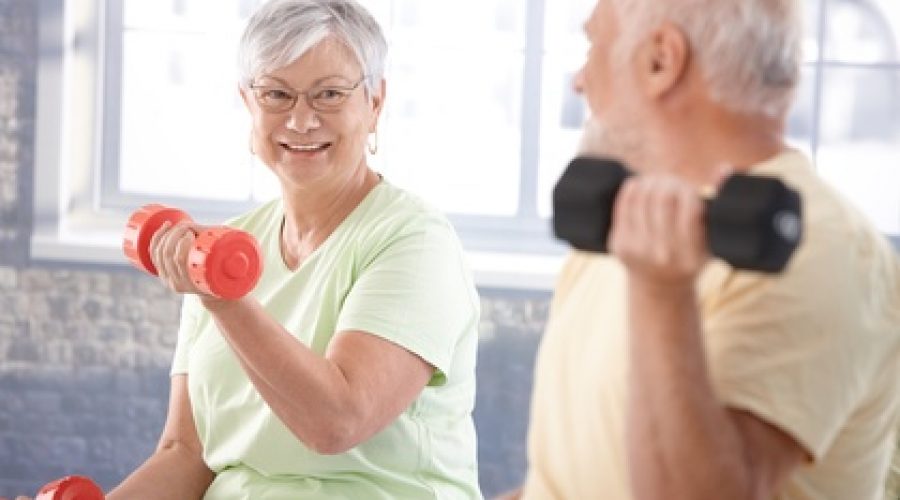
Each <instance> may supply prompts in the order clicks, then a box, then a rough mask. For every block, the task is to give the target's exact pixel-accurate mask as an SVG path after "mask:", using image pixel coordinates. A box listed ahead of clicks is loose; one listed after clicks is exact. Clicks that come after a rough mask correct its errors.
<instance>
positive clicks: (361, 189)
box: [281, 165, 381, 269]
mask: <svg viewBox="0 0 900 500" xmlns="http://www.w3.org/2000/svg"><path fill="white" fill-rule="evenodd" d="M380 181H381V178H380V177H379V175H378V174H376V173H375V172H373V171H372V170H371V169H369V167H368V166H366V165H361V167H360V169H359V170H358V173H355V174H354V175H353V176H352V177H350V178H348V179H346V180H343V181H342V182H338V183H335V184H332V185H328V186H319V187H317V188H315V189H303V190H296V191H287V190H284V191H283V194H282V196H283V199H284V221H283V223H282V228H281V255H282V259H283V260H284V262H285V264H286V265H287V267H288V268H289V269H296V268H297V267H299V266H300V264H301V263H302V262H303V260H304V259H305V258H306V257H308V256H309V255H310V254H311V253H312V252H313V251H315V249H316V248H318V247H319V246H320V245H321V244H322V243H324V242H325V240H326V239H328V237H329V236H330V235H331V233H333V232H334V230H335V229H337V227H338V226H339V225H340V224H341V222H343V221H344V219H346V218H347V216H349V215H350V213H351V212H353V210H354V209H355V208H356V207H357V206H358V205H359V204H360V203H361V202H362V201H363V199H365V197H366V195H368V194H369V192H371V191H372V189H373V188H374V187H375V186H377V185H378V183H379V182H380Z"/></svg>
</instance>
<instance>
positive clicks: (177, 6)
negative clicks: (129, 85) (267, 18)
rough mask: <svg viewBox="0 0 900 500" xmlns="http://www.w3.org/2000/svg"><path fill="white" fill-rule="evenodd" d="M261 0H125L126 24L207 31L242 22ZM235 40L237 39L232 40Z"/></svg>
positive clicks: (126, 25)
mask: <svg viewBox="0 0 900 500" xmlns="http://www.w3.org/2000/svg"><path fill="white" fill-rule="evenodd" d="M261 3H263V2H262V1H261V0H127V1H123V2H122V4H123V7H124V9H125V11H124V14H125V19H124V20H125V27H126V28H129V29H152V30H160V29H165V30H179V31H201V30H203V31H206V30H208V29H210V28H211V27H219V28H218V29H221V27H222V26H224V25H230V24H241V23H242V22H243V20H244V19H245V18H247V17H249V15H250V13H251V12H252V11H253V10H254V9H255V8H256V6H257V5H259V4H261ZM234 43H235V44H236V43H237V40H235V41H234Z"/></svg>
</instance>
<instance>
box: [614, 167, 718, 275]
mask: <svg viewBox="0 0 900 500" xmlns="http://www.w3.org/2000/svg"><path fill="white" fill-rule="evenodd" d="M609 249H610V252H611V253H613V254H615V255H616V256H617V257H619V259H620V260H622V262H623V263H624V264H625V265H626V267H628V268H629V269H632V270H638V271H641V273H642V274H649V275H654V276H656V277H660V278H671V277H689V276H691V275H693V274H696V273H698V272H699V269H700V268H701V267H702V265H703V263H705V261H706V259H707V254H706V242H705V232H704V226H703V202H702V201H701V198H700V197H699V196H698V194H697V192H696V190H695V188H694V187H693V186H691V185H689V184H687V183H685V182H684V181H682V180H679V179H677V178H675V177H672V176H665V175H642V176H636V177H631V178H629V179H627V180H626V181H625V183H624V184H623V185H622V188H621V189H620V190H619V194H618V196H617V199H616V203H615V206H614V209H613V227H612V229H611V233H610V238H609Z"/></svg>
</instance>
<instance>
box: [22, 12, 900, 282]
mask: <svg viewBox="0 0 900 500" xmlns="http://www.w3.org/2000/svg"><path fill="white" fill-rule="evenodd" d="M40 1H41V37H42V38H41V61H40V75H39V90H38V95H39V100H38V141H39V142H38V147H37V151H38V158H37V167H38V169H39V170H38V177H37V179H38V181H37V188H36V191H37V192H36V196H35V199H36V230H35V235H34V240H33V245H32V248H33V252H32V254H33V255H34V256H35V257H36V258H51V259H60V258H61V259H66V260H71V259H72V258H73V257H72V256H73V255H74V252H73V249H75V248H77V249H79V252H78V254H79V255H81V256H83V257H80V258H83V259H86V260H95V261H104V262H111V261H122V258H121V255H120V254H121V252H120V250H119V238H120V237H121V228H122V225H123V224H124V220H125V218H126V217H127V215H128V213H130V212H131V210H133V209H134V208H135V207H137V206H139V205H141V204H144V203H148V202H164V203H171V204H174V205H177V206H180V207H182V208H184V209H185V210H187V211H188V212H190V213H191V214H192V215H193V216H194V217H195V218H196V219H198V220H200V221H208V222H212V221H216V220H221V219H223V218H225V217H228V216H230V215H234V214H236V213H239V212H241V211H243V210H246V209H248V208H249V207H251V206H254V205H256V204H258V203H259V202H260V201H262V200H266V199H269V198H271V197H272V196H274V195H275V194H276V193H277V186H276V185H275V182H274V179H273V178H272V176H271V175H270V174H269V173H268V172H267V169H266V168H265V167H264V166H262V165H259V164H258V163H257V162H255V161H254V159H253V157H252V156H251V155H250V154H249V147H248V146H249V144H248V142H249V129H250V126H249V120H248V117H247V116H246V111H245V110H244V109H243V103H242V102H241V100H240V98H239V95H238V93H237V83H236V82H237V75H236V71H235V62H234V60H235V57H234V52H235V48H236V45H237V41H238V38H239V36H240V32H241V30H242V29H243V25H244V23H245V21H246V19H247V17H248V16H249V14H250V13H251V12H252V11H253V10H254V9H255V8H256V7H257V6H258V4H259V3H261V0H127V1H126V0H83V1H78V2H74V1H64V0H40ZM362 3H363V4H364V5H366V6H367V7H368V8H369V9H370V10H371V11H372V12H373V14H375V16H376V17H377V18H378V19H379V21H380V22H381V24H382V26H383V27H384V28H385V31H386V35H387V37H388V40H389V44H390V52H389V61H388V63H389V65H388V75H387V76H388V100H387V108H386V110H385V115H384V116H383V121H382V127H381V129H380V133H379V136H380V137H379V142H380V150H379V153H378V154H377V155H376V156H374V157H373V158H372V162H373V164H374V166H375V168H377V169H378V170H379V171H381V172H383V173H384V174H385V175H386V176H387V177H388V178H390V179H391V180H392V182H394V183H396V184H398V185H401V186H403V187H406V188H409V189H411V190H412V191H414V192H417V193H419V194H420V195H422V196H423V197H425V198H426V199H428V200H429V201H430V202H432V203H434V204H436V205H437V206H438V207H439V208H441V209H442V210H444V211H445V212H447V213H448V214H449V215H450V218H451V220H452V221H453V222H454V224H455V225H456V227H457V229H458V231H459V232H460V234H461V236H462V238H463V241H464V244H465V246H466V247H467V249H468V250H470V251H472V252H473V253H474V254H476V257H475V266H476V267H480V268H482V269H483V270H484V273H482V275H483V276H494V278H485V280H482V281H481V283H482V284H499V285H507V284H509V283H506V282H504V280H505V279H506V278H503V276H507V277H508V276H510V275H521V274H522V273H521V272H518V271H521V269H528V268H534V267H536V268H540V269H544V270H545V271H541V272H539V273H537V275H540V276H539V277H536V278H534V279H533V280H530V281H529V280H527V279H526V280H525V281H524V283H526V285H524V286H531V285H535V284H537V285H539V286H549V284H550V283H551V280H550V278H549V276H551V275H552V273H553V271H554V268H553V266H555V265H556V263H558V261H559V256H560V255H561V254H562V252H563V250H564V249H563V246H562V245H560V244H558V243H556V242H554V241H553V239H552V237H551V236H550V231H549V223H548V217H549V216H550V193H551V190H552V187H553V185H554V183H555V181H556V179H557V178H558V176H559V174H560V172H561V170H562V168H563V167H564V166H565V165H566V163H567V161H568V160H569V158H570V157H571V156H572V154H573V152H574V151H575V145H576V143H577V141H578V137H579V128H580V124H581V123H582V121H583V119H584V117H585V114H586V110H585V106H584V104H583V103H582V101H581V100H580V98H579V97H578V96H576V95H575V94H574V92H573V91H572V89H571V80H572V76H573V75H574V73H575V71H576V70H577V69H578V67H579V66H580V64H581V63H582V61H583V58H584V54H585V52H586V49H587V43H586V41H585V40H584V37H583V35H582V32H581V26H582V23H583V21H584V19H586V17H587V15H588V14H589V11H590V8H591V7H592V5H593V3H594V1H593V0H554V1H549V0H457V1H454V2H432V1H426V0H362ZM805 5H806V7H807V9H806V19H807V37H806V40H805V50H806V62H805V65H804V73H803V74H804V80H803V84H802V87H801V89H800V92H799V95H798V99H797V102H796V105H795V107H794V109H793V112H792V114H791V117H790V122H789V138H790V140H791V142H792V143H794V144H796V145H798V146H799V147H801V148H802V149H804V150H806V151H807V152H808V153H809V154H810V155H811V156H812V157H813V158H814V159H815V161H816V164H817V167H818V168H819V170H820V171H821V173H822V175H823V176H825V177H826V178H828V179H829V180H830V181H832V183H833V184H834V185H835V186H837V187H838V189H840V190H842V191H843V192H844V193H845V194H846V195H847V196H849V197H850V198H852V199H853V200H854V201H855V202H856V203H857V204H858V205H859V206H861V207H862V208H863V209H864V210H865V211H866V212H867V213H868V214H869V215H870V216H871V217H872V219H873V220H874V221H875V222H876V224H877V225H878V227H879V228H881V229H882V230H883V231H885V232H886V233H888V234H891V235H895V236H900V167H898V165H900V146H898V144H900V88H898V85H897V82H898V78H900V55H898V52H900V43H898V36H900V4H898V3H897V2H896V0H806V1H805ZM463 27H464V28H463ZM504 265H505V266H507V268H504V267H503V266H504ZM492 270H493V271H496V272H494V274H491V272H492ZM542 273H543V274H542ZM520 278H521V276H520ZM520 284H521V282H520ZM512 285H513V286H515V283H513V284H512Z"/></svg>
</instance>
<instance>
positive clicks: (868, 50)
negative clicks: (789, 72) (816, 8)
mask: <svg viewBox="0 0 900 500" xmlns="http://www.w3.org/2000/svg"><path fill="white" fill-rule="evenodd" d="M827 6H828V10H827V15H828V19H827V21H826V23H827V24H826V27H825V33H826V41H825V55H826V59H828V60H832V61H842V62H864V63H883V62H900V40H898V38H900V2H898V1H897V0H866V1H860V0H828V4H827Z"/></svg>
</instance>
